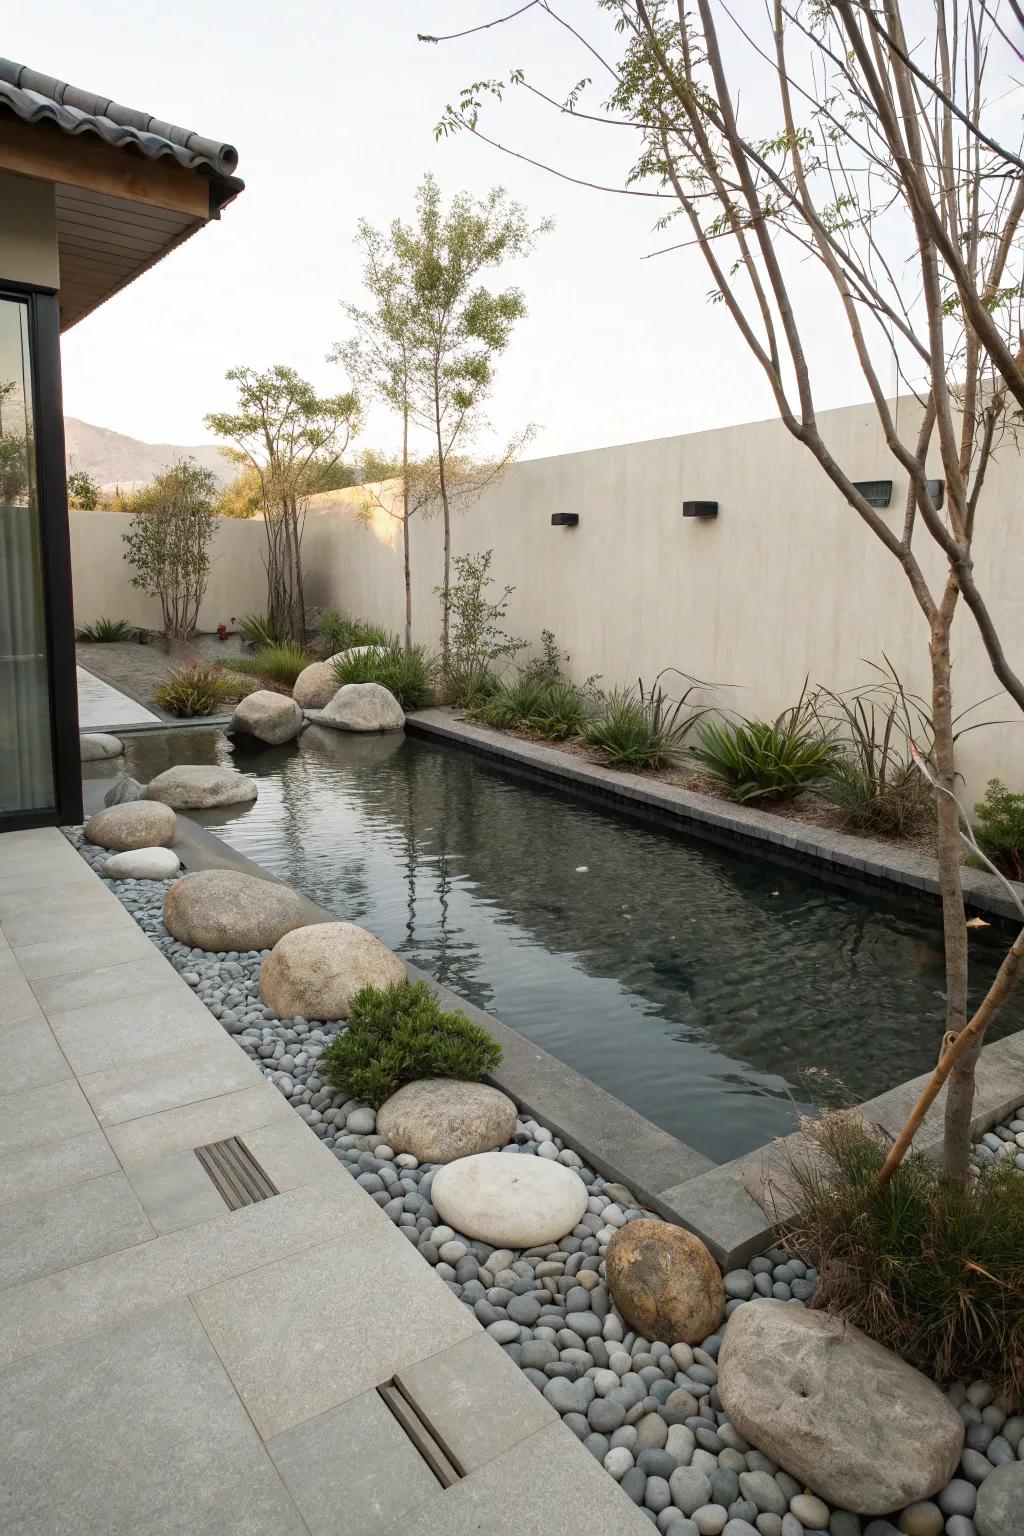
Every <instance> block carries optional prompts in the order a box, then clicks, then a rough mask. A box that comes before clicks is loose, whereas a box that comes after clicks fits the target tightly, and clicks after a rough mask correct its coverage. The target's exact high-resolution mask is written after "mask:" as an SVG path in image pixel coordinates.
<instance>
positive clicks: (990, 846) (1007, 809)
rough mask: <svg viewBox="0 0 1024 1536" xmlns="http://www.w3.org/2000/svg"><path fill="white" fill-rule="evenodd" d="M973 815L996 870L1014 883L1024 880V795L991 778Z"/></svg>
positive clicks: (975, 829) (978, 833)
mask: <svg viewBox="0 0 1024 1536" xmlns="http://www.w3.org/2000/svg"><path fill="white" fill-rule="evenodd" d="M974 816H975V822H974V835H975V836H976V838H977V839H978V844H979V846H980V847H981V848H982V849H983V850H984V851H985V853H987V854H988V856H989V858H990V859H991V860H992V862H993V864H994V865H995V866H996V868H997V869H1001V870H1002V872H1003V874H1004V875H1008V876H1009V877H1010V879H1011V880H1024V795H1022V794H1017V793H1015V792H1014V791H1013V790H1010V789H1007V787H1006V785H1005V784H1003V783H1002V782H1001V780H999V779H989V781H988V785H987V787H986V789H985V798H984V800H979V802H978V804H977V805H976V806H975V807H974Z"/></svg>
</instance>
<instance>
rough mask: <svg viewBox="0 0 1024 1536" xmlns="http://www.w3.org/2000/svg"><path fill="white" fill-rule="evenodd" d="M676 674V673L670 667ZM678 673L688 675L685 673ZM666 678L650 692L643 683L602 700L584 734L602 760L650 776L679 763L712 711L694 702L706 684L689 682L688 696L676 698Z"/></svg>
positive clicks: (659, 681) (690, 679) (613, 766)
mask: <svg viewBox="0 0 1024 1536" xmlns="http://www.w3.org/2000/svg"><path fill="white" fill-rule="evenodd" d="M670 670H672V671H674V670H675V669H674V668H666V671H670ZM678 675H679V676H680V677H684V678H685V677H686V675H685V673H679V674H678ZM664 676H665V673H664V672H659V673H658V676H657V677H656V678H655V680H654V683H653V684H652V686H651V687H650V688H649V689H647V688H645V687H644V684H643V681H642V680H641V681H638V683H637V686H636V687H635V688H613V689H612V691H611V692H610V693H607V694H603V695H600V696H599V698H598V702H597V708H596V711H595V713H594V715H593V718H592V719H590V720H589V721H588V722H587V723H586V725H585V727H584V729H583V731H582V733H581V734H582V736H583V740H584V741H585V742H586V743H587V745H588V746H589V747H593V749H594V751H595V752H596V754H597V756H598V757H599V758H600V759H601V761H602V762H604V763H607V764H608V765H609V766H610V767H612V768H629V769H633V770H634V771H636V772H645V771H651V770H656V769H659V768H668V767H671V766H672V764H673V763H675V762H677V761H678V759H679V757H680V756H681V755H682V752H683V750H684V745H685V741H686V737H687V736H688V734H689V733H690V731H691V730H693V728H694V726H695V725H696V724H697V722H698V721H699V720H700V719H701V718H702V717H703V716H704V715H705V714H706V713H707V710H706V708H698V707H697V706H696V705H694V704H691V702H690V700H691V698H692V696H693V695H694V694H696V693H698V692H699V691H700V690H702V689H703V688H705V687H706V684H704V683H701V682H698V680H697V679H696V678H686V682H687V687H686V688H685V689H684V691H683V695H682V698H680V699H672V698H670V697H669V696H668V695H667V694H666V693H665V691H664V689H663V688H662V686H661V679H662V678H663V677H664Z"/></svg>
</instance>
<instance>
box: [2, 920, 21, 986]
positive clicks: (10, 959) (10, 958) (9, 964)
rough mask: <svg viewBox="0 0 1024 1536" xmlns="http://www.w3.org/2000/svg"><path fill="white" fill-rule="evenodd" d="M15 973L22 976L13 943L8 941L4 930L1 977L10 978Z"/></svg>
mask: <svg viewBox="0 0 1024 1536" xmlns="http://www.w3.org/2000/svg"><path fill="white" fill-rule="evenodd" d="M15 972H17V973H18V974H19V975H20V974H21V972H20V967H19V966H18V962H17V960H15V958H14V950H13V949H12V948H11V941H10V939H8V937H7V935H6V934H5V933H4V932H3V931H2V930H0V976H3V977H5V978H6V977H8V976H13V975H14V974H15Z"/></svg>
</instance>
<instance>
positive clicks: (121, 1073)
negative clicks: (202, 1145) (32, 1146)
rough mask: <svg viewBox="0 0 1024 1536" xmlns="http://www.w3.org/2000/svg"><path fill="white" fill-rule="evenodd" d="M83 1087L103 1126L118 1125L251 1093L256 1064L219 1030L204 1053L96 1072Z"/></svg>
mask: <svg viewBox="0 0 1024 1536" xmlns="http://www.w3.org/2000/svg"><path fill="white" fill-rule="evenodd" d="M80 1082H81V1084H82V1089H83V1091H84V1092H85V1095H86V1097H87V1098H88V1100H89V1103H90V1104H91V1105H92V1107H93V1110H94V1112H95V1114H96V1118H97V1120H99V1122H100V1124H101V1125H117V1124H118V1123H119V1122H120V1121H122V1120H137V1119H138V1118H139V1117H140V1116H142V1115H155V1114H157V1113H159V1111H160V1110H162V1109H175V1108H176V1107H177V1106H178V1105H180V1104H194V1103H196V1102H197V1101H198V1100H200V1099H213V1098H217V1097H218V1096H219V1095H220V1094H223V1093H233V1092H235V1091H236V1090H237V1089H239V1088H246V1087H248V1086H249V1085H250V1084H251V1082H252V1063H251V1062H250V1061H249V1060H248V1058H247V1057H246V1055H245V1053H244V1052H243V1051H240V1050H239V1049H238V1046H237V1045H236V1044H235V1042H234V1041H233V1040H232V1038H231V1036H230V1035H226V1034H225V1033H224V1031H223V1030H222V1029H218V1033H217V1035H214V1036H211V1037H210V1038H209V1039H208V1040H207V1042H206V1043H205V1044H204V1045H202V1046H201V1047H198V1048H197V1047H195V1046H190V1047H189V1048H188V1049H187V1050H179V1051H173V1050H172V1051H167V1052H164V1053H161V1054H158V1055H156V1056H151V1057H148V1058H147V1059H146V1060H145V1061H136V1062H130V1063H129V1064H128V1065H127V1066H121V1067H114V1068H112V1069H111V1070H110V1071H108V1072H90V1073H87V1074H86V1075H85V1076H84V1077H82V1078H81V1079H80Z"/></svg>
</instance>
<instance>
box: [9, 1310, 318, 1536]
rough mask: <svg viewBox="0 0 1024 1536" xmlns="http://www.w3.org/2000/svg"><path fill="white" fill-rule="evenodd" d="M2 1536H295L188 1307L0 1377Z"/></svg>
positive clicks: (290, 1510)
mask: <svg viewBox="0 0 1024 1536" xmlns="http://www.w3.org/2000/svg"><path fill="white" fill-rule="evenodd" d="M0 1423H2V1424H3V1425H4V1433H3V1435H2V1436H0V1527H2V1529H3V1531H4V1536H139V1533H142V1532H145V1536H303V1532H304V1531H305V1529H306V1527H305V1526H304V1524H303V1522H302V1520H301V1518H300V1516H299V1514H298V1512H297V1510H296V1509H295V1506H294V1504H293V1502H292V1500H291V1498H290V1497H289V1495H288V1493H287V1491H286V1489H285V1487H284V1485H283V1483H282V1482H281V1480H280V1477H279V1476H278V1474H277V1472H276V1471H275V1469H274V1466H273V1463H272V1462H271V1461H270V1458H269V1457H268V1455H267V1453H266V1451H265V1450H264V1448H263V1446H262V1445H261V1443H260V1440H259V1437H258V1436H257V1434H256V1432H255V1430H254V1429H253V1427H252V1425H251V1423H250V1422H249V1420H248V1418H247V1416H246V1414H245V1411H244V1409H243V1408H242V1406H241V1404H240V1403H239V1401H238V1399H237V1397H236V1396H235V1394H234V1392H233V1391H232V1389H231V1384H230V1382H229V1381H228V1379H227V1377H226V1375H225V1374H224V1370H223V1367H222V1366H221V1364H220V1362H219V1361H218V1359H217V1356H216V1354H215V1352H214V1350H213V1349H212V1348H211V1345H210V1342H209V1340H208V1339H207V1337H206V1335H205V1334H204V1332H203V1330H202V1327H201V1326H200V1324H199V1322H198V1319H197V1318H196V1316H195V1313H194V1312H193V1310H192V1307H191V1304H190V1303H189V1302H188V1301H187V1300H182V1301H178V1302H175V1303H173V1304H171V1305H170V1306H166V1307H162V1308H159V1309H157V1310H155V1311H152V1312H148V1313H146V1315H145V1316H143V1317H140V1318H136V1319H135V1320H134V1321H133V1322H131V1323H130V1324H128V1325H127V1326H125V1327H121V1328H117V1329H115V1330H113V1331H111V1332H106V1333H99V1334H94V1335H92V1336H91V1337H89V1338H84V1339H76V1340H74V1341H73V1342H72V1343H69V1344H66V1345H64V1346H63V1347H62V1348H60V1349H53V1350H47V1351H46V1352H45V1353H44V1354H41V1355H35V1356H34V1357H33V1358H32V1359H30V1360H25V1361H23V1362H21V1363H20V1364H19V1365H15V1366H13V1367H11V1368H10V1369H8V1370H6V1371H3V1372H0Z"/></svg>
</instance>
